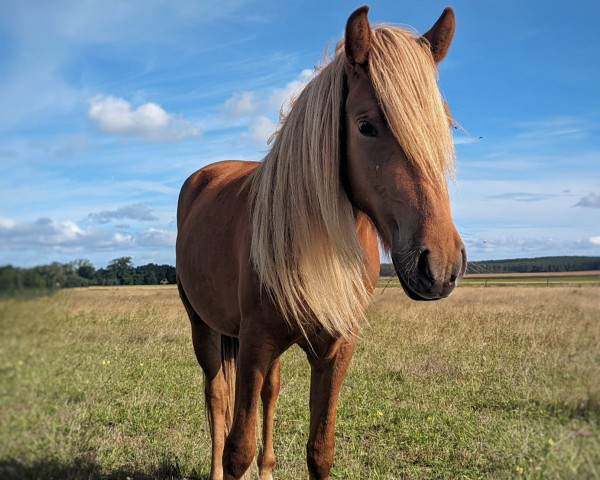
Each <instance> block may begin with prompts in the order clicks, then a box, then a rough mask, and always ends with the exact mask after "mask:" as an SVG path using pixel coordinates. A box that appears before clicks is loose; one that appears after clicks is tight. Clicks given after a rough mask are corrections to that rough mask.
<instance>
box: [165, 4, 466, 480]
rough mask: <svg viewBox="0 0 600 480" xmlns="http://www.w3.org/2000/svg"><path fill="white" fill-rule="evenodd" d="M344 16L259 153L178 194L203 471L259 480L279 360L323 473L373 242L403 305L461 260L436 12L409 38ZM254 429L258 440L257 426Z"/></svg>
mask: <svg viewBox="0 0 600 480" xmlns="http://www.w3.org/2000/svg"><path fill="white" fill-rule="evenodd" d="M368 10H369V9H368V7H367V6H363V7H361V8H358V9H357V10H356V11H354V12H353V13H352V14H351V15H350V17H349V18H348V20H347V23H346V29H345V35H344V37H343V39H342V40H340V41H339V42H338V44H337V46H336V49H335V53H334V55H333V57H332V58H331V59H329V60H328V61H327V62H326V63H325V65H323V66H322V67H321V68H320V69H319V72H318V74H316V75H315V76H314V77H313V79H312V80H311V81H310V82H309V83H308V84H307V85H306V87H305V88H304V89H303V90H302V92H301V93H300V94H299V95H298V96H297V98H296V99H295V101H294V102H293V106H292V107H291V109H290V110H289V112H288V113H287V115H286V116H285V118H283V119H282V121H281V123H280V126H279V127H278V131H277V132H276V136H275V138H274V139H273V141H272V143H271V148H270V150H269V151H268V153H267V154H266V156H265V157H264V158H263V160H262V161H261V162H245V161H233V160H230V161H223V162H217V163H214V164H210V165H208V166H206V167H204V168H202V169H200V170H198V171H196V172H195V173H193V174H192V175H191V176H190V177H189V178H188V179H187V180H186V181H185V183H184V184H183V186H182V188H181V192H180V196H179V201H178V211H177V225H178V235H177V242H176V258H177V264H176V265H177V266H176V271H177V285H178V288H179V294H180V297H181V300H182V302H183V305H184V307H185V309H186V311H187V314H188V316H189V319H190V322H191V333H192V343H193V347H194V352H195V355H196V358H197V361H198V363H199V364H200V366H201V368H202V370H203V373H204V392H205V404H206V410H207V417H208V422H209V427H210V436H211V441H212V451H211V470H210V477H209V478H210V479H211V480H221V479H225V480H233V479H236V480H237V479H240V478H242V477H243V476H244V475H245V473H246V472H247V470H248V469H249V467H250V465H251V464H252V463H253V462H254V461H255V454H256V444H257V440H256V436H257V435H256V434H257V428H258V426H257V421H258V418H259V414H258V406H259V398H260V400H261V401H262V406H263V422H262V436H261V437H262V439H261V442H260V443H261V445H260V449H259V452H258V456H257V458H256V463H257V465H258V473H259V475H260V479H261V480H267V479H272V478H273V476H272V472H273V467H274V465H275V454H274V451H273V411H274V407H275V401H276V399H277V396H278V394H279V388H280V378H279V372H280V356H281V355H282V353H283V352H284V351H286V350H287V349H288V348H289V347H291V346H292V345H299V346H300V347H301V348H302V349H303V350H304V351H305V352H306V355H307V358H308V361H309V363H310V367H311V378H310V394H309V396H310V399H309V402H310V403H309V409H310V430H309V435H308V440H307V444H306V457H307V466H308V472H309V476H310V478H311V479H319V480H323V479H328V478H329V472H330V469H331V466H332V463H333V456H334V425H335V412H336V404H337V399H338V395H339V392H340V386H341V383H342V380H343V378H344V375H345V373H346V370H347V368H348V365H349V363H350V359H351V357H352V354H353V352H354V349H355V345H356V341H357V335H358V332H359V328H360V326H361V324H362V323H364V317H365V315H364V310H365V308H366V307H367V305H368V302H369V300H370V297H371V295H372V293H373V291H374V288H375V286H376V282H377V279H378V276H379V268H380V264H379V261H380V260H379V258H380V254H379V245H380V244H381V245H382V246H383V248H384V249H386V251H387V252H388V254H389V255H390V256H391V258H392V261H393V264H394V266H395V270H396V273H397V275H398V278H399V279H400V283H401V285H402V287H403V289H404V291H405V292H406V293H407V295H408V296H409V297H410V298H412V299H414V300H425V301H427V300H437V299H441V298H445V297H448V296H449V295H450V294H451V292H452V291H453V289H454V288H455V286H456V284H457V283H458V281H459V279H460V278H461V277H462V276H463V274H464V272H465V268H466V254H465V248H464V245H463V243H462V241H461V238H460V236H459V235H458V232H457V231H456V228H455V226H454V224H453V221H452V217H451V213H450V205H449V203H450V202H449V195H448V185H447V183H448V181H449V179H450V178H451V177H452V173H453V169H454V161H455V154H454V146H453V141H452V136H451V132H450V126H451V124H452V119H451V117H450V113H449V110H448V106H447V104H446V103H445V101H444V100H443V98H442V95H441V93H440V90H439V87H438V84H437V64H438V63H439V62H440V61H441V60H442V59H443V58H444V57H445V56H446V53H447V51H448V47H449V45H450V42H451V39H452V36H453V33H454V26H455V20H454V13H453V11H452V9H450V8H449V7H448V8H446V9H445V10H444V11H443V13H442V15H441V16H440V17H439V19H438V20H437V21H436V23H435V24H434V25H433V27H432V28H431V29H430V30H429V31H427V32H426V33H425V34H423V35H418V34H416V33H415V32H412V31H408V30H405V29H401V28H398V27H393V26H390V25H380V26H375V27H372V26H371V25H370V24H369V20H368ZM259 436H260V435H259Z"/></svg>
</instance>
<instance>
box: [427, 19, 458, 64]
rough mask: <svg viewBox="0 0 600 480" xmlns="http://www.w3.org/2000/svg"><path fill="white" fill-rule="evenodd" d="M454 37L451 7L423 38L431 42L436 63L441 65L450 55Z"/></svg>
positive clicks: (430, 45) (430, 46)
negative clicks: (449, 49)
mask: <svg viewBox="0 0 600 480" xmlns="http://www.w3.org/2000/svg"><path fill="white" fill-rule="evenodd" d="M453 35H454V12H453V11H452V9H451V8H450V7H446V8H445V9H444V11H443V12H442V14H441V15H440V18H438V20H437V22H435V24H434V25H433V27H431V28H430V29H429V30H428V31H427V33H425V34H424V35H423V38H425V39H426V40H427V41H428V42H429V48H431V54H432V55H433V59H434V60H435V63H440V62H441V61H442V60H443V59H444V57H445V56H446V53H448V48H449V47H450V42H451V41H452V36H453Z"/></svg>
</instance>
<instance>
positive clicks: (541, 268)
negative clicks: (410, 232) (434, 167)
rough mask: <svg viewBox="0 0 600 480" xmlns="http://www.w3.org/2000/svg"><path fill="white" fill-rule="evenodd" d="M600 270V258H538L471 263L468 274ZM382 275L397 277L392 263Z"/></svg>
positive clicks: (387, 265) (383, 269) (382, 267)
mask: <svg viewBox="0 0 600 480" xmlns="http://www.w3.org/2000/svg"><path fill="white" fill-rule="evenodd" d="M589 270H600V257H575V256H563V257H537V258H513V259H509V260H488V261H485V262H469V264H468V268H467V273H549V272H585V271H589ZM381 275H382V276H384V277H390V276H394V275H396V273H395V272H394V266H393V265H392V264H391V263H383V264H382V265H381Z"/></svg>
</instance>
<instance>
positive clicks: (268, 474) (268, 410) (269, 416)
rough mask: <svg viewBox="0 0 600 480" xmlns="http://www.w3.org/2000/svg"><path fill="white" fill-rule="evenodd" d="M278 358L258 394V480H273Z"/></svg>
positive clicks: (278, 380)
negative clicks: (260, 421)
mask: <svg viewBox="0 0 600 480" xmlns="http://www.w3.org/2000/svg"><path fill="white" fill-rule="evenodd" d="M279 386H280V379H279V358H277V359H275V360H274V361H273V363H272V364H271V368H270V369H269V371H268V373H267V376H266V378H265V383H264V384H263V387H262V390H261V392H260V398H261V400H262V405H263V427H262V447H261V450H260V452H259V454H258V472H259V475H260V480H273V467H274V466H275V451H274V450H273V413H274V410H275V401H276V400H277V395H279Z"/></svg>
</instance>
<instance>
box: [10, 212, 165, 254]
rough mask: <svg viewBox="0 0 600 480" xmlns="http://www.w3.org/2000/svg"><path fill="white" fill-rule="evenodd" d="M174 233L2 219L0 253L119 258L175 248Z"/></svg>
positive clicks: (44, 219) (47, 220) (151, 229)
mask: <svg viewBox="0 0 600 480" xmlns="http://www.w3.org/2000/svg"><path fill="white" fill-rule="evenodd" d="M176 235H177V233H176V232H175V231H174V230H161V229H157V228H149V229H147V230H145V231H140V232H132V233H129V232H123V231H114V230H107V229H97V228H81V227H80V226H79V225H77V224H76V223H75V222H73V221H71V220H51V219H49V218H39V219H37V220H35V221H33V222H18V221H15V220H13V219H10V218H2V217H0V250H2V251H4V252H8V251H36V252H38V253H39V254H40V256H42V255H43V254H45V253H48V252H60V253H67V254H81V253H82V252H84V253H85V254H88V253H92V252H100V251H115V252H118V253H119V254H121V253H123V252H128V251H131V250H133V249H138V248H155V247H169V248H171V249H172V248H173V247H174V245H175V238H176Z"/></svg>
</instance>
